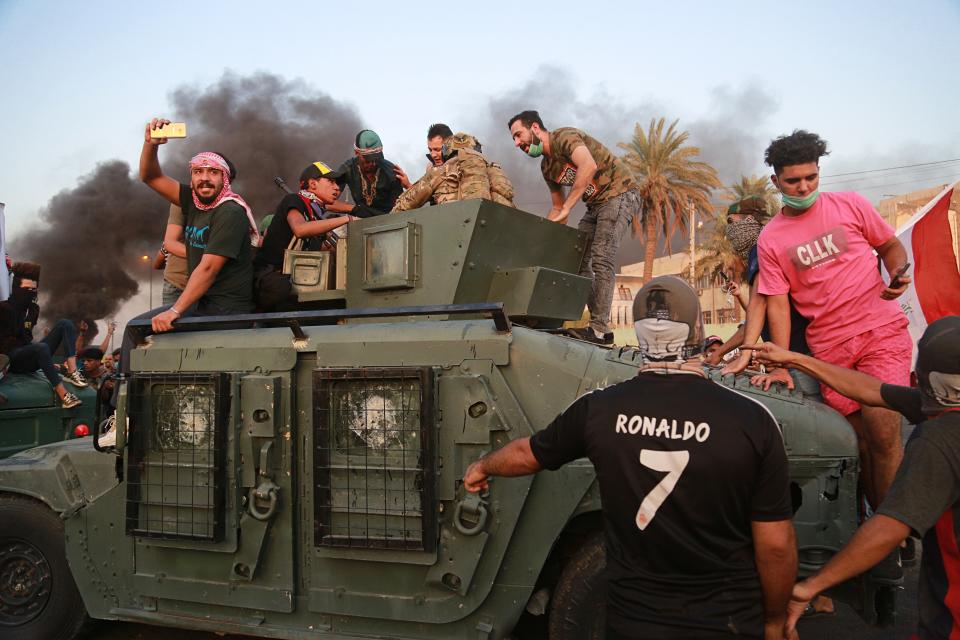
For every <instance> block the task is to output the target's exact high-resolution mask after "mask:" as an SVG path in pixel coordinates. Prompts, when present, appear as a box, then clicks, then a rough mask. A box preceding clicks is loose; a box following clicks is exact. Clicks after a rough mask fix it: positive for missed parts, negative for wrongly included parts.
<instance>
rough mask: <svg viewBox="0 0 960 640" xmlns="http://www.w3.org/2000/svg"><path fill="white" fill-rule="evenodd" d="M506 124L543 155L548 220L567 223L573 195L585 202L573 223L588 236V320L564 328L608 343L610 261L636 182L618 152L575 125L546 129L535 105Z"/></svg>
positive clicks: (632, 205) (525, 146)
mask: <svg viewBox="0 0 960 640" xmlns="http://www.w3.org/2000/svg"><path fill="white" fill-rule="evenodd" d="M507 126H508V127H509V128H510V135H511V136H512V137H513V144H514V145H515V146H516V147H517V148H518V149H520V150H521V151H523V152H524V153H526V154H527V155H528V156H530V157H531V158H540V157H541V156H542V160H541V164H540V170H541V172H542V173H543V179H544V181H545V182H546V183H547V188H549V190H550V200H551V202H552V203H553V206H552V207H551V208H550V212H549V213H548V214H547V219H548V220H552V221H554V222H559V223H560V224H566V223H567V218H568V217H569V216H570V210H571V209H573V207H574V205H575V204H577V201H578V200H580V199H582V200H583V202H584V204H586V205H587V213H586V214H585V215H584V216H583V218H581V219H580V224H579V225H578V226H577V228H578V229H579V230H580V231H581V232H583V233H584V234H585V235H586V236H587V237H588V238H589V239H588V241H587V242H588V244H587V249H586V251H585V253H584V260H583V265H582V266H581V268H580V275H582V276H586V277H588V278H593V286H592V287H591V288H590V297H589V298H588V300H587V308H588V309H590V324H589V326H587V327H584V328H583V329H568V330H567V333H568V334H569V335H571V336H573V337H574V338H577V339H579V340H586V341H588V342H594V343H598V344H613V331H612V330H611V329H610V306H611V304H612V303H613V290H614V272H615V271H616V264H615V261H616V256H617V249H619V248H620V238H621V236H623V232H624V231H625V230H626V228H627V226H628V225H629V224H630V221H631V220H632V219H633V217H634V216H636V215H638V214H639V213H640V204H641V203H640V191H639V186H638V185H637V182H636V180H634V178H633V174H632V173H631V172H630V169H629V167H627V165H626V164H625V163H624V162H623V160H622V159H621V158H618V157H617V156H615V155H613V154H612V153H610V150H609V149H607V148H606V147H605V146H603V145H602V144H600V142H598V141H597V140H596V139H594V138H593V137H591V136H589V135H587V134H586V133H584V132H583V131H580V130H579V129H574V128H572V127H561V128H559V129H554V130H553V131H548V130H547V128H546V127H545V126H544V125H543V120H541V119H540V114H539V113H537V112H536V111H523V112H521V113H518V114H517V115H515V116H513V117H512V118H510V121H509V122H508V123H507ZM567 187H569V191H568V192H567V193H566V194H564V188H567Z"/></svg>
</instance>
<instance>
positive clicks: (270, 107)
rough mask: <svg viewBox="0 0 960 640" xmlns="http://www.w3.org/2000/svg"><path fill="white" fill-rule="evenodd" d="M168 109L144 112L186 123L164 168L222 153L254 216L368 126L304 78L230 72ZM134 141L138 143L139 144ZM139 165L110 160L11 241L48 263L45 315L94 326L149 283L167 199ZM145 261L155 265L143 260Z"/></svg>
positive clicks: (339, 157)
mask: <svg viewBox="0 0 960 640" xmlns="http://www.w3.org/2000/svg"><path fill="white" fill-rule="evenodd" d="M172 103H173V107H174V108H173V110H172V113H170V114H166V113H155V114H150V113H146V114H141V116H140V117H141V119H142V122H143V123H144V124H146V122H148V121H149V119H150V118H151V117H153V116H165V117H169V118H170V119H171V120H176V121H185V122H186V123H187V132H188V134H189V137H188V138H187V139H186V140H174V141H171V142H169V143H168V144H166V145H164V146H162V147H161V148H160V159H161V163H162V165H163V167H164V171H165V172H166V173H167V174H168V175H170V176H171V177H173V178H174V179H176V180H180V181H185V180H187V176H188V171H187V162H188V160H189V158H190V157H191V156H193V155H194V154H195V153H197V152H199V151H219V152H222V153H224V154H226V155H227V156H228V157H229V158H230V160H231V161H232V162H233V163H234V164H235V165H236V167H237V176H238V179H237V180H236V181H235V183H234V190H235V191H237V192H238V193H239V194H241V195H242V196H243V197H244V198H245V199H246V200H247V202H248V203H249V204H250V206H251V207H252V208H253V210H254V213H255V214H256V215H257V217H261V216H262V215H264V214H266V213H268V212H271V211H272V210H273V209H274V207H275V206H276V204H277V203H278V202H279V200H280V198H281V196H282V194H281V192H280V191H279V190H278V189H277V187H276V186H275V185H274V184H273V177H274V176H277V175H279V176H283V177H284V178H285V179H286V181H287V183H288V184H290V186H291V187H292V188H296V187H297V178H298V177H299V175H300V172H301V171H302V170H303V168H304V167H305V166H306V165H308V164H309V163H311V162H315V161H317V160H323V161H325V162H327V163H328V164H338V163H339V162H341V161H343V160H344V159H346V158H347V157H349V155H351V150H352V143H353V138H354V136H355V135H356V132H357V131H358V130H360V129H361V128H362V125H361V123H360V119H359V117H358V116H357V114H356V112H355V110H354V109H353V108H352V107H349V106H346V105H344V104H342V103H340V102H337V101H335V100H333V99H332V98H330V97H329V96H327V95H325V94H323V93H319V92H317V91H314V90H313V89H311V88H310V87H308V86H306V85H305V84H304V83H303V82H301V81H298V80H294V81H288V80H284V79H282V78H280V77H278V76H275V75H272V74H268V73H257V74H254V75H251V76H243V77H240V76H237V75H235V74H232V73H226V74H224V76H223V77H222V78H221V79H220V80H219V81H218V82H217V83H216V84H214V85H212V86H209V87H193V86H185V87H181V88H179V89H177V90H175V91H174V92H173V94H172ZM130 143H131V145H133V146H136V145H138V144H139V141H138V140H137V139H134V140H131V141H130ZM135 172H136V168H134V169H133V170H131V167H130V166H129V165H127V164H126V163H125V162H121V161H119V160H111V161H107V162H103V163H101V164H99V165H97V167H96V169H94V170H93V172H91V173H90V174H89V175H87V176H84V177H82V178H80V180H79V183H78V185H77V186H76V187H75V188H73V189H67V190H64V191H62V192H60V193H59V194H57V195H56V196H54V197H53V198H51V199H50V201H49V202H48V203H47V205H46V206H45V207H44V208H43V209H42V210H41V211H40V214H39V218H40V224H39V225H38V226H36V227H33V228H30V229H28V230H27V231H26V232H24V233H22V234H20V235H19V236H18V237H16V238H13V239H11V241H10V243H9V246H8V251H9V252H10V253H11V254H12V255H14V256H15V257H16V258H17V259H31V260H34V261H37V262H39V263H40V264H41V265H42V267H43V271H42V276H41V285H40V286H41V291H42V292H43V297H42V306H41V310H42V314H43V317H44V320H45V321H47V322H51V321H54V320H56V319H58V318H61V317H67V318H72V319H80V318H85V319H88V320H91V319H92V320H98V319H101V318H107V317H111V316H113V315H114V314H116V312H117V311H118V310H119V309H120V307H121V305H122V304H123V303H124V302H125V301H126V300H127V299H129V298H130V297H132V296H133V295H135V294H136V293H137V292H138V291H139V290H140V287H141V286H143V285H144V283H145V282H146V281H147V275H148V273H149V271H147V269H148V268H149V264H148V262H152V259H153V256H154V254H155V253H156V251H157V249H158V248H159V246H160V242H161V241H162V239H163V232H164V228H165V226H166V220H167V212H168V209H169V205H168V203H166V202H165V201H164V200H162V199H161V198H160V196H158V195H157V194H155V193H154V192H153V191H151V190H150V189H149V188H147V187H146V186H145V185H143V184H142V183H141V182H140V180H139V179H138V177H137V176H136V173H135ZM143 255H147V256H149V259H150V260H149V261H144V260H142V256H143Z"/></svg>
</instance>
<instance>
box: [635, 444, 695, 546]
mask: <svg viewBox="0 0 960 640" xmlns="http://www.w3.org/2000/svg"><path fill="white" fill-rule="evenodd" d="M688 462H690V452H689V451H654V450H652V449H644V450H642V451H641V452H640V464H642V465H643V466H645V467H647V468H648V469H653V470H654V471H662V472H665V473H666V474H667V475H665V476H664V477H663V480H661V481H660V482H659V483H658V484H657V486H655V487H654V488H653V489H651V490H650V493H648V494H647V495H646V497H645V498H644V499H643V502H641V503H640V508H639V509H638V510H637V528H638V529H640V531H643V530H644V529H646V528H647V525H649V524H650V523H651V522H652V521H653V517H654V516H655V515H657V510H658V509H659V508H660V505H662V504H663V501H664V500H666V499H667V496H669V495H670V492H671V491H673V488H674V487H676V486H677V481H678V480H679V479H680V476H681V475H682V474H683V470H684V469H686V468H687V463H688Z"/></svg>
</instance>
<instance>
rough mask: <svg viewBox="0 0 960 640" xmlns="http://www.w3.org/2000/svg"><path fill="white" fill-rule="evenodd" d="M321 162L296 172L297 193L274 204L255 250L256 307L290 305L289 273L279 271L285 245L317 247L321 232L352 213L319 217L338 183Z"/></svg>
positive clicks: (304, 248)
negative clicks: (262, 239) (260, 240)
mask: <svg viewBox="0 0 960 640" xmlns="http://www.w3.org/2000/svg"><path fill="white" fill-rule="evenodd" d="M332 174H333V172H332V171H331V169H330V167H328V166H327V165H326V164H324V163H323V162H314V163H313V164H310V165H308V166H307V168H306V169H304V170H303V172H302V173H301V174H300V191H299V193H290V194H287V195H285V196H284V197H283V200H281V201H280V204H279V205H277V212H276V213H275V214H274V216H273V220H272V221H271V222H270V226H269V227H267V233H266V237H265V238H264V241H263V246H262V247H260V251H259V252H258V253H257V257H256V260H255V261H254V266H255V269H256V271H255V278H254V297H255V298H256V303H257V309H258V310H259V311H286V310H288V309H290V308H293V303H294V302H295V301H294V300H291V294H292V287H291V285H290V276H289V275H288V274H284V273H283V254H284V252H286V251H287V250H288V249H290V250H297V251H319V250H320V249H321V246H320V245H321V241H322V238H323V236H324V235H325V234H326V233H328V232H330V231H333V230H334V229H336V228H337V227H342V226H343V225H345V224H347V223H348V222H350V221H351V220H356V218H355V217H354V216H351V215H346V214H345V215H342V216H339V217H336V218H322V216H323V215H324V213H325V208H326V206H327V205H329V204H331V203H333V202H336V200H337V198H338V197H339V196H340V187H339V186H338V185H337V182H336V180H335V179H334V178H333V177H332Z"/></svg>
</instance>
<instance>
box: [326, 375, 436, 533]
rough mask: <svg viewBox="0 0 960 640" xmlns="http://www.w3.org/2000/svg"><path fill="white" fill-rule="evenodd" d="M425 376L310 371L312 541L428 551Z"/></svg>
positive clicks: (429, 440) (430, 508)
mask: <svg viewBox="0 0 960 640" xmlns="http://www.w3.org/2000/svg"><path fill="white" fill-rule="evenodd" d="M433 404H434V403H433V372H432V371H431V370H430V369H429V368H422V369H421V368H416V369H414V368H410V369H406V368H404V369H401V368H390V369H360V370H343V369H319V370H316V371H314V423H313V424H314V430H315V434H314V441H315V455H314V461H315V462H314V464H315V473H314V478H315V482H316V487H315V500H314V504H315V505H316V513H315V538H314V539H315V544H316V545H317V546H333V547H351V548H366V549H417V550H425V551H432V550H433V549H434V548H435V546H436V539H435V538H436V534H435V531H436V513H435V509H434V505H433V502H434V494H435V491H434V478H435V463H434V462H433V459H434V445H433V439H434V426H433V425H434V417H433Z"/></svg>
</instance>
